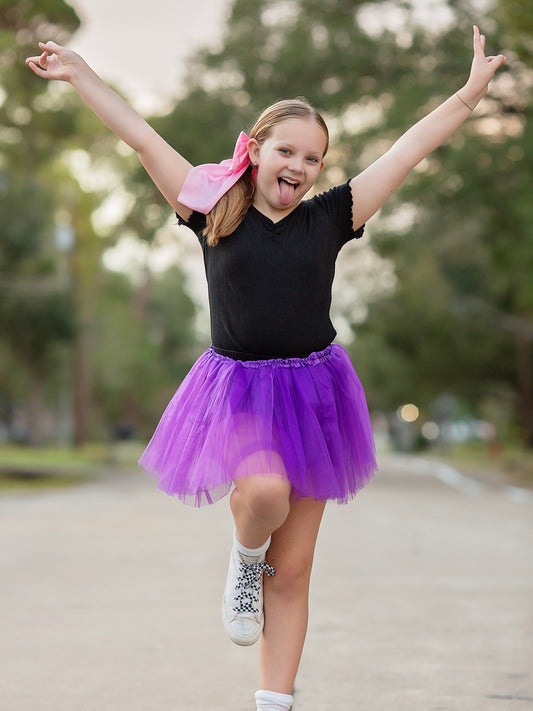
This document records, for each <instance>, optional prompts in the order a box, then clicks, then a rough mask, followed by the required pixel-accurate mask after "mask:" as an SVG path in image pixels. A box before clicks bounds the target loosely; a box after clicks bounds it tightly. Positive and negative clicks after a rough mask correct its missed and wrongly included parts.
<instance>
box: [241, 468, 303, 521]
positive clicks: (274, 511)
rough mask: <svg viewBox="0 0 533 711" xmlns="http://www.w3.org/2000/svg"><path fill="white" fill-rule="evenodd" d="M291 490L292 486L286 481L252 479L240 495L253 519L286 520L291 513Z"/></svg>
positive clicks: (274, 478)
mask: <svg viewBox="0 0 533 711" xmlns="http://www.w3.org/2000/svg"><path fill="white" fill-rule="evenodd" d="M237 488H238V489H239V487H237ZM290 490H291V487H290V484H289V483H288V482H287V481H285V480H284V479H280V478H277V477H250V478H249V480H248V481H247V483H246V486H244V487H242V490H240V491H239V495H240V496H242V500H243V502H244V504H245V506H246V508H247V509H248V511H249V512H250V515H251V516H252V517H253V518H258V519H272V518H276V519H278V518H282V519H283V520H284V519H285V518H286V516H287V515H288V513H289V508H290V504H289V495H290Z"/></svg>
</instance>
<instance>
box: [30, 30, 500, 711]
mask: <svg viewBox="0 0 533 711" xmlns="http://www.w3.org/2000/svg"><path fill="white" fill-rule="evenodd" d="M39 47H40V49H41V51H42V53H41V55H40V56H34V57H30V58H28V59H27V60H26V61H27V63H28V65H29V66H30V68H31V69H32V70H33V71H34V72H35V74H37V75H38V76H40V77H43V78H48V79H60V80H64V81H68V82H70V84H72V86H73V87H74V88H75V89H76V90H77V91H78V93H79V94H80V96H81V97H82V99H83V100H84V101H85V102H86V103H87V104H88V105H89V106H90V107H91V109H92V110H93V111H94V112H95V113H96V114H97V115H98V116H99V117H100V118H101V119H102V121H104V123H105V124H107V126H108V127H109V128H110V129H111V130H112V131H114V132H115V133H116V134H117V136H119V137H120V138H121V139H122V140H124V141H125V142H126V143H128V144H129V145H130V146H131V147H132V148H133V149H135V150H136V151H137V153H138V155H139V158H140V160H141V162H142V163H143V165H144V167H145V168H146V170H147V171H148V173H149V174H150V176H151V177H152V179H153V180H154V182H155V184H156V185H157V187H158V188H159V190H160V191H161V193H162V194H163V196H164V197H165V198H166V199H167V200H168V202H169V204H170V205H171V207H172V209H173V210H174V211H176V212H177V214H178V216H179V218H180V221H181V222H182V223H184V224H187V225H188V226H189V227H190V228H191V229H192V230H194V231H195V232H196V234H197V236H198V238H199V240H200V244H201V246H202V249H203V254H204V261H205V267H206V274H207V281H208V287H209V300H210V308H211V330H212V344H213V345H212V346H211V347H210V348H209V350H208V351H206V352H205V353H204V354H203V355H202V356H201V357H200V358H199V360H198V361H197V362H196V364H195V365H194V367H193V368H192V370H191V372H190V373H189V375H188V376H187V377H186V379H185V380H184V382H183V383H182V385H181V387H180V388H179V390H178V391H177V393H176V395H175V396H174V398H173V399H172V401H171V403H170V404H169V406H168V408H167V410H166V411H165V413H164V415H163V417H162V419H161V421H160V423H159V425H158V427H157V430H156V432H155V434H154V436H153V438H152V440H151V442H150V444H149V446H148V448H147V449H146V451H145V452H144V454H143V456H142V458H141V460H140V461H141V464H142V465H143V466H144V467H145V468H146V470H147V471H148V472H149V474H150V475H152V476H154V477H156V478H157V479H158V482H159V486H160V487H161V488H162V489H164V490H165V491H166V492H168V493H169V494H175V495H177V496H178V497H179V498H181V499H182V500H183V501H186V502H190V503H194V504H196V505H201V504H203V503H207V504H210V503H213V502H214V501H216V500H217V499H219V498H220V497H222V496H224V495H225V494H226V493H228V492H229V491H230V488H232V487H233V491H232V493H231V497H230V505H231V510H232V513H233V517H234V520H235V532H234V540H233V547H232V550H231V555H230V565H229V570H228V576H227V581H226V588H225V591H224V596H223V603H222V617H223V623H224V626H225V629H226V631H227V632H228V634H229V636H230V637H231V639H232V640H233V641H234V642H236V643H237V644H241V645H248V644H253V643H254V642H255V641H257V640H258V639H259V637H261V650H260V687H261V689H260V690H259V691H258V692H256V704H257V709H263V710H265V709H268V710H270V711H288V709H290V707H291V705H292V696H291V692H292V689H293V684H294V680H295V676H296V672H297V669H298V665H299V662H300V657H301V653H302V648H303V644H304V638H305V634H306V629H307V604H308V590H309V579H310V573H311V565H312V560H313V553H314V549H315V543H316V539H317V534H318V529H319V525H320V521H321V518H322V513H323V511H324V506H325V502H326V501H327V500H328V499H336V500H337V501H338V502H346V501H348V500H349V499H351V498H352V497H353V496H354V495H355V493H356V492H357V491H358V490H359V489H360V488H361V487H362V486H364V484H365V483H366V482H367V481H368V479H369V478H370V477H371V475H372V473H373V471H374V470H375V468H376V463H375V452H374V445H373V440H372V433H371V428H370V421H369V416H368V411H367V407H366V403H365V398H364V393H363V390H362V388H361V385H360V383H359V380H358V379H357V376H356V374H355V371H354V370H353V368H352V366H351V364H350V362H349V360H348V357H347V355H346V353H345V351H344V350H343V349H342V348H341V347H340V346H339V345H337V344H334V343H332V341H333V339H334V337H335V335H336V334H335V330H334V328H333V326H332V324H331V321H330V319H329V307H330V301H331V285H332V280H333V274H334V267H335V259H336V257H337V254H338V252H339V250H340V249H341V247H342V246H343V245H344V244H345V243H346V242H348V241H349V240H351V239H353V238H357V237H361V235H362V233H363V226H364V224H365V222H366V221H367V220H368V219H369V218H370V217H371V216H372V215H373V214H374V213H375V212H376V211H377V210H379V208H380V207H381V206H382V205H383V203H384V202H385V200H386V199H387V198H388V197H389V196H390V195H391V194H392V193H393V192H394V191H395V190H396V189H397V188H398V187H399V186H400V185H401V183H402V182H403V180H404V179H405V178H406V176H407V174H408V173H409V171H410V170H411V169H412V168H413V167H414V166H415V165H416V164H417V163H419V162H420V161H421V160H422V159H423V158H424V157H425V156H427V155H428V154H429V153H430V152H431V151H433V150H434V149H435V148H437V147H438V146H440V145H441V143H443V141H445V140H446V139H447V138H448V137H449V136H450V135H451V134H452V133H453V132H454V131H455V130H456V129H457V128H458V127H459V126H460V125H461V124H462V123H463V121H464V120H465V119H466V118H467V117H468V116H469V115H470V113H471V111H472V110H473V109H474V108H475V106H476V105H477V103H478V102H479V101H480V99H481V98H482V97H483V96H484V94H485V93H486V91H487V88H488V84H489V81H490V80H491V78H492V77H493V75H494V73H495V72H496V70H497V69H498V67H500V66H501V65H502V63H503V62H504V61H505V57H504V56H503V55H498V56H491V57H486V56H485V51H484V48H485V37H484V36H483V35H480V33H479V30H478V28H477V27H474V58H473V62H472V68H471V72H470V76H469V78H468V81H467V82H466V84H465V85H464V86H463V87H462V88H461V89H459V91H458V92H457V93H455V94H454V95H453V96H451V97H450V98H449V99H447V100H446V101H445V102H444V103H443V104H441V105H440V106H439V107H438V108H436V109H435V110H434V111H432V112H431V113H430V114H429V115H427V116H426V117H425V118H423V119H422V120H421V121H419V122H418V123H417V124H416V125H414V126H413V127H412V128H411V129H409V130H408V131H407V132H406V133H405V134H404V135H403V136H402V137H401V138H400V139H399V140H398V141H397V142H396V143H395V144H394V145H393V146H392V148H391V149H390V150H389V151H388V152H387V153H385V155H383V156H382V157H381V158H379V159H378V160H377V161H376V162H375V163H373V164H372V165H371V166H370V167H369V168H367V169H366V170H365V171H363V172H362V173H361V174H360V175H358V176H356V177H355V178H353V179H352V180H350V181H349V182H347V183H346V184H344V185H340V186H337V187H335V188H333V189H332V190H329V191H327V192H325V193H323V194H321V195H318V196H316V197H314V198H312V199H310V200H303V198H304V196H305V195H306V193H307V192H308V191H309V190H310V189H311V188H312V187H313V185H314V184H315V181H316V179H317V177H318V174H319V173H320V171H321V170H322V168H323V166H324V157H325V155H326V151H327V148H328V132H327V128H326V125H325V123H324V121H323V119H322V118H321V116H320V115H319V114H318V113H317V112H316V111H315V110H314V109H312V108H311V107H310V106H308V105H307V104H306V103H305V102H303V101H281V102H278V103H276V104H274V105H273V106H271V107H269V108H267V109H266V110H265V111H264V112H263V114H262V115H261V116H260V117H259V119H258V121H257V122H256V124H255V125H254V127H253V128H252V129H251V131H250V136H246V135H245V134H244V133H241V135H240V136H239V138H238V141H237V145H236V147H235V152H234V155H233V159H231V160H227V161H223V163H222V164H220V165H214V164H209V165H204V166H197V167H195V168H193V166H192V165H191V164H190V163H189V162H188V161H187V160H186V159H185V158H184V157H182V156H181V155H180V154H179V153H177V152H176V151H175V150H174V149H173V148H172V147H171V146H169V145H168V144H167V143H166V142H165V141H164V140H163V139H162V138H161V137H160V136H159V135H158V134H157V133H155V131H154V130H153V129H152V128H151V127H150V126H149V125H148V124H147V123H146V122H145V121H144V120H143V119H142V118H141V117H140V116H139V115H138V114H137V113H135V111H133V110H132V109H131V108H130V107H129V106H128V105H127V104H126V103H125V102H124V101H123V100H122V99H121V98H120V97H119V96H118V95H117V94H115V93H114V92H113V91H112V90H111V89H110V88H109V87H108V86H106V85H105V84H104V83H103V82H102V81H101V80H100V79H99V78H98V77H97V76H96V74H95V73H94V72H93V71H92V70H91V69H90V68H89V67H88V65H87V64H86V63H85V62H84V61H83V60H82V59H81V57H79V56H78V55H77V54H75V53H74V52H72V51H70V50H68V49H65V48H63V47H60V46H59V45H57V44H55V43H54V42H46V43H40V44H39ZM264 574H266V577H265V578H264V580H263V575H264ZM263 583H264V587H263Z"/></svg>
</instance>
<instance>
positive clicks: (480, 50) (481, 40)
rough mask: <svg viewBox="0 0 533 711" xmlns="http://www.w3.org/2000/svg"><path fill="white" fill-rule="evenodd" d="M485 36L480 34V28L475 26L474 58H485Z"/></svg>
mask: <svg viewBox="0 0 533 711" xmlns="http://www.w3.org/2000/svg"><path fill="white" fill-rule="evenodd" d="M485 39H486V38H485V35H482V34H480V32H479V27H478V26H477V25H474V56H483V57H484V56H485Z"/></svg>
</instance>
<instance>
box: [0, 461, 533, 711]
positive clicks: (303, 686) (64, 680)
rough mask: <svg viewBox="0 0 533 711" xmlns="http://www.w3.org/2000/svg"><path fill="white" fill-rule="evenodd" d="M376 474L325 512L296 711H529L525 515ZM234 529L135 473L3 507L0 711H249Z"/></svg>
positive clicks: (474, 493)
mask: <svg viewBox="0 0 533 711" xmlns="http://www.w3.org/2000/svg"><path fill="white" fill-rule="evenodd" d="M447 474H448V475H447V476H446V472H445V471H444V472H443V471H440V470H439V469H438V467H437V468H435V467H434V466H433V465H429V464H427V463H424V462H421V461H420V460H411V459H402V458H398V457H395V458H388V459H387V458H383V459H382V462H381V473H380V474H379V476H378V477H377V479H376V480H375V481H374V482H373V483H372V484H371V485H370V486H369V487H368V488H367V489H366V490H365V491H364V492H362V493H361V494H360V496H359V497H358V499H357V501H356V502H355V503H353V504H350V505H348V506H345V507H338V506H336V505H329V506H328V508H327V510H326V517H325V520H324V524H323V528H322V531H321V536H320V539H319V545H318V551H317V558H316V564H315V570H314V573H313V583H312V596H311V604H312V614H311V621H310V628H309V636H308V641H307V646H306V650H305V653H304V658H303V661H302V666H301V670H300V674H299V677H298V680H297V689H296V702H295V706H294V709H295V711H445V710H446V711H452V710H453V711H500V710H501V711H505V710H507V709H509V711H522V710H523V711H533V553H532V551H533V545H532V544H533V501H532V499H531V496H530V497H528V496H525V497H524V496H520V492H516V491H515V492H514V495H513V491H512V490H510V489H507V488H505V487H501V486H500V485H499V484H497V483H496V484H495V483H491V485H490V486H481V487H479V486H477V487H476V486H473V487H472V488H470V489H469V487H468V486H461V484H463V485H464V484H465V483H466V484H467V483H468V481H467V480H462V479H461V478H459V479H458V480H456V481H455V482H454V481H453V479H454V477H453V475H452V476H450V472H448V473H447ZM231 530H232V524H231V519H230V516H229V513H228V507H227V505H226V504H225V503H224V502H220V503H219V504H217V505H216V506H214V507H212V508H211V509H207V510H201V511H197V510H194V509H190V508H188V507H185V506H182V505H181V504H178V503H177V502H175V501H174V500H172V499H170V498H168V497H167V496H166V495H164V494H162V493H161V492H158V491H157V490H155V488H154V487H153V484H152V483H151V482H150V481H148V480H147V479H145V477H144V475H143V474H142V473H139V472H136V473H132V474H129V475H125V474H123V475H119V476H118V475H117V476H114V477H110V478H108V479H106V480H104V481H100V482H96V483H92V484H88V485H83V486H80V487H76V488H71V489H68V490H62V491H60V492H57V491H56V492H53V493H45V494H38V495H34V494H29V495H28V494H24V495H13V494H11V495H5V496H3V497H1V498H0V535H1V548H0V579H1V597H2V607H3V610H2V622H1V627H0V708H1V709H2V710H4V709H5V710H6V711H189V710H192V709H202V710H205V711H252V709H253V708H254V707H253V705H252V703H250V700H251V695H252V693H253V691H254V689H255V688H256V671H255V670H256V664H257V649H256V648H251V649H250V648H249V649H243V648H239V647H236V646H234V645H233V644H232V643H231V642H229V640H227V639H226V637H225V634H224V632H223V629H222V626H221V624H220V622H219V600H220V594H221V588H222V585H223V581H224V577H225V572H226V558H227V554H228V545H229V541H230V537H231Z"/></svg>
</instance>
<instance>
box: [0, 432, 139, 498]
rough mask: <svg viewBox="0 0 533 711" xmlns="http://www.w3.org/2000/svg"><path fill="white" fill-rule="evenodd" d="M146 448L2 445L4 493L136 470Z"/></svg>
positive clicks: (124, 445)
mask: <svg viewBox="0 0 533 711" xmlns="http://www.w3.org/2000/svg"><path fill="white" fill-rule="evenodd" d="M141 450H142V446H141V445H139V444H138V443H133V442H131V443H130V442H127V443H118V444H113V445H108V444H91V445H87V446H84V447H82V448H79V449H70V448H67V447H22V446H12V445H3V446H0V494H1V493H4V492H8V491H11V492H12V491H36V490H40V489H50V488H57V487H65V486H72V485H75V484H80V483H83V482H86V481H89V480H91V479H94V478H97V477H99V476H101V475H103V474H104V473H106V472H107V473H109V472H113V471H121V470H124V469H132V468H133V467H135V466H136V460H137V458H138V456H139V455H140V452H141Z"/></svg>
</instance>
